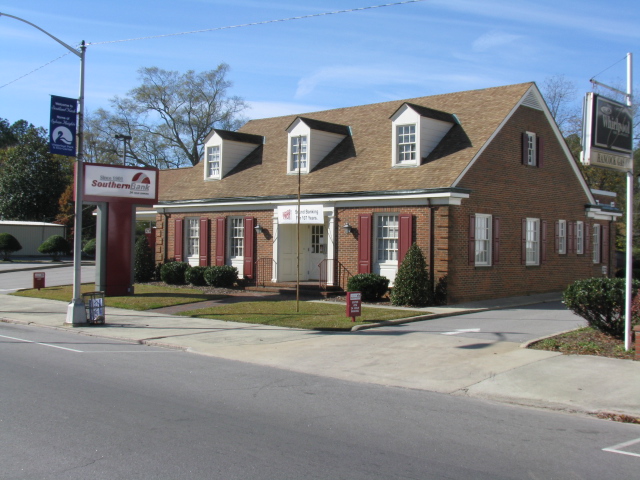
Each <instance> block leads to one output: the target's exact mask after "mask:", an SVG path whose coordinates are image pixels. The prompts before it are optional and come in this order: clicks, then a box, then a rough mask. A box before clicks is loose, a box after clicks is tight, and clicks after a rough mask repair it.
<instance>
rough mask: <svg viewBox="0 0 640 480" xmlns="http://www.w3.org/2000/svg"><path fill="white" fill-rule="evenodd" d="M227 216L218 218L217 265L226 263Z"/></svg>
mask: <svg viewBox="0 0 640 480" xmlns="http://www.w3.org/2000/svg"><path fill="white" fill-rule="evenodd" d="M226 224H227V220H226V218H225V217H219V218H216V265H224V260H225V249H226V238H227V233H226V228H225V226H226Z"/></svg>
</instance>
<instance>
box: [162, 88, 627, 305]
mask: <svg viewBox="0 0 640 480" xmlns="http://www.w3.org/2000/svg"><path fill="white" fill-rule="evenodd" d="M159 185H160V192H159V204H158V205H157V206H156V207H155V210H156V212H157V218H156V225H157V230H156V260H157V261H158V262H162V261H166V260H167V259H170V258H175V259H176V260H179V261H188V262H190V263H191V264H193V265H223V264H228V265H234V266H236V267H237V268H238V270H239V272H240V273H241V274H242V275H243V276H244V277H246V278H247V279H249V280H251V281H255V282H257V283H265V284H269V283H281V282H289V281H295V280H296V275H297V268H298V257H297V251H298V227H297V218H296V211H297V202H298V192H300V205H301V208H300V210H301V215H300V229H299V238H300V240H299V242H300V247H299V251H300V255H299V265H300V267H299V268H300V279H301V280H302V281H315V280H318V281H320V282H321V283H322V284H326V285H328V286H337V287H343V288H344V287H345V285H346V278H347V277H348V276H349V275H353V274H356V273H364V272H373V273H379V274H381V275H384V276H386V277H388V278H389V279H390V280H391V282H392V284H393V279H394V277H395V275H396V272H397V269H398V265H399V263H400V262H401V260H402V258H403V255H404V254H405V252H406V250H407V249H408V248H409V246H411V244H412V243H414V242H415V243H417V244H418V246H419V247H420V248H421V249H422V251H423V253H424V255H425V258H426V259H427V263H428V265H429V269H430V271H431V274H432V277H433V278H434V279H436V280H438V279H442V281H446V284H447V292H448V302H449V303H454V302H461V301H468V300H474V299H486V298H496V297H505V296H512V295H526V294H533V293H542V292H550V291H559V290H562V289H564V288H565V287H566V286H567V285H568V284H569V283H571V282H572V281H574V280H576V279H578V278H585V277H590V276H594V275H611V274H612V273H613V272H612V271H611V266H612V260H613V258H614V257H613V255H612V252H613V246H614V242H613V239H614V233H615V228H614V223H613V222H614V221H615V220H616V218H618V217H619V216H620V214H621V213H620V211H619V210H618V209H617V208H615V204H614V203H613V200H615V197H612V196H611V195H610V194H609V193H608V192H592V191H591V190H590V189H589V188H588V186H587V184H586V182H585V180H584V178H583V176H582V174H581V173H580V170H579V168H578V165H577V164H576V163H575V161H574V159H573V158H572V156H571V153H570V152H569V149H568V148H567V145H566V144H565V142H564V140H563V138H562V136H561V134H560V132H559V130H558V127H557V126H556V124H555V122H554V121H553V118H552V117H551V115H550V113H549V110H548V108H547V106H546V104H545V102H544V100H543V99H542V96H541V95H540V92H539V90H538V88H537V87H536V85H535V84H533V83H524V84H518V85H509V86H504V87H498V88H489V89H484V90H474V91H467V92H459V93H452V94H446V95H435V96H430V97H422V98H414V99H409V100H404V101H391V102H385V103H378V104H371V105H363V106H358V107H349V108H340V109H335V110H328V111H322V112H315V113H309V114H303V115H299V116H297V115H291V116H283V117H276V118H267V119H263V120H252V121H249V122H248V123H246V124H245V125H244V126H243V127H242V128H241V129H240V130H239V131H238V132H228V131H223V130H213V131H212V132H211V133H210V134H209V136H208V137H207V139H206V144H205V155H204V158H203V160H202V161H201V162H200V163H199V164H198V165H196V166H194V167H190V168H184V169H177V170H167V171H162V172H161V173H160V181H159Z"/></svg>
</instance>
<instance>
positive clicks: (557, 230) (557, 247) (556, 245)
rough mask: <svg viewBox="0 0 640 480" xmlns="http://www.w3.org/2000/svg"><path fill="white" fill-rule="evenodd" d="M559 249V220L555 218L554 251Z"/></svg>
mask: <svg viewBox="0 0 640 480" xmlns="http://www.w3.org/2000/svg"><path fill="white" fill-rule="evenodd" d="M559 251H560V220H556V235H555V252H556V253H558V252H559Z"/></svg>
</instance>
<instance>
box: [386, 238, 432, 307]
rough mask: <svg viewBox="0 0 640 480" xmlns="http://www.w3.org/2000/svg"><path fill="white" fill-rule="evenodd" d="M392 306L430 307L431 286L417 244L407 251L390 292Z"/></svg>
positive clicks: (424, 262)
mask: <svg viewBox="0 0 640 480" xmlns="http://www.w3.org/2000/svg"><path fill="white" fill-rule="evenodd" d="M390 297H391V303H392V304H393V305H412V306H421V305H432V304H433V284H432V283H431V279H430V278H429V272H428V271H427V262H426V261H425V259H424V255H423V254H422V250H420V247H418V245H417V244H415V243H414V244H413V245H411V247H409V250H407V253H406V255H405V256H404V259H403V260H402V263H401V264H400V268H398V273H397V274H396V279H395V281H394V284H393V289H392V290H391V296H390Z"/></svg>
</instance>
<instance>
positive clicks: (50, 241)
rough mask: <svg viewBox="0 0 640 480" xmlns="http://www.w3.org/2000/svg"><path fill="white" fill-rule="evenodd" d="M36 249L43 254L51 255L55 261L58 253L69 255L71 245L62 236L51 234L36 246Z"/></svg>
mask: <svg viewBox="0 0 640 480" xmlns="http://www.w3.org/2000/svg"><path fill="white" fill-rule="evenodd" d="M38 251H39V252H40V253H42V254H44V255H51V258H52V260H53V261H57V260H58V257H59V256H60V255H69V252H70V251H71V247H70V246H69V242H67V240H66V239H65V238H64V237H62V236H60V235H51V236H50V237H49V238H47V239H46V240H45V241H44V243H43V244H42V245H40V246H39V247H38Z"/></svg>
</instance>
